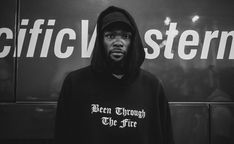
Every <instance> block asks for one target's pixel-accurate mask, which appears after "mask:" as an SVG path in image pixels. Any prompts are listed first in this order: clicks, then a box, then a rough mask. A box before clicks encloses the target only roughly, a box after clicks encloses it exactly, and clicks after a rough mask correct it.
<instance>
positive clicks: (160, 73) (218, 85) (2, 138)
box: [0, 0, 234, 144]
mask: <svg viewBox="0 0 234 144" xmlns="http://www.w3.org/2000/svg"><path fill="white" fill-rule="evenodd" d="M110 5H115V6H120V7H122V8H125V9H126V10H128V11H129V12H130V13H131V14H132V15H133V17H134V18H135V20H136V23H137V25H138V28H139V31H140V34H141V37H142V40H143V41H144V34H145V32H146V31H147V30H149V29H157V30H159V31H161V32H162V33H163V38H164V39H166V35H165V32H166V30H168V27H169V26H167V25H165V24H164V20H165V18H166V17H170V18H171V22H176V23H177V29H178V31H179V34H178V36H176V37H175V39H174V44H173V52H174V58H173V59H166V58H165V57H164V53H163V51H164V48H162V49H161V52H160V55H159V57H157V58H156V59H147V60H145V62H144V64H143V66H142V68H144V69H146V70H148V71H150V72H152V73H153V74H154V75H155V76H157V77H159V78H160V79H161V80H162V81H163V83H164V87H165V91H166V94H167V97H168V100H169V102H170V107H171V115H172V123H173V128H174V138H175V142H176V144H232V143H234V138H233V133H234V60H233V59H228V56H229V52H230V49H231V48H233V47H232V41H234V40H233V38H231V37H230V38H229V39H228V41H227V47H226V50H225V55H224V58H223V59H217V58H216V54H217V49H218V46H219V41H220V36H221V32H222V31H227V32H230V31H233V30H234V19H233V18H234V13H233V9H234V3H233V2H232V1H228V0H222V1H220V0H219V1H218V0H212V1H211V0H196V1H195V0H157V1H155V0H144V1H141V0H125V1H120V0H66V1H65V0H2V1H1V4H0V28H9V29H10V30H11V31H12V33H13V37H14V38H13V39H8V40H7V39H6V35H4V34H2V35H1V36H0V52H1V51H2V50H3V46H6V45H8V46H11V51H10V53H9V54H8V55H7V56H6V57H4V58H0V143H14V144H15V143H30V144H31V143H36V144H37V143H38V144H41V143H52V142H53V128H54V118H55V110H56V103H57V98H58V95H59V92H60V88H61V84H62V82H63V79H64V77H65V76H66V74H67V73H69V72H70V71H72V70H75V69H78V68H81V67H84V66H86V65H88V64H89V62H90V58H81V20H89V40H90V38H91V36H92V34H93V31H94V27H95V24H96V19H97V17H98V14H99V13H100V12H101V11H102V10H104V9H105V8H106V7H108V6H110ZM195 15H198V16H199V17H200V19H199V20H198V21H196V22H192V21H191V19H192V17H193V16H195ZM22 19H29V23H28V25H27V26H21V25H20V24H21V20H22ZM38 19H44V20H45V24H44V25H42V26H41V29H42V33H41V34H40V35H39V36H38V40H37V43H36V49H35V53H34V56H33V57H26V55H27V50H28V46H29V43H30V38H31V37H30V36H31V35H30V33H29V31H30V29H31V28H32V27H33V24H34V22H35V21H36V20H38ZM49 19H55V20H56V22H55V25H54V26H47V25H46V24H47V22H48V20H49ZM20 28H21V29H23V28H25V29H26V35H25V39H24V43H23V48H22V53H21V56H20V57H16V58H15V57H13V53H14V49H15V48H16V45H17V43H18V39H19V37H18V32H19V29H20ZM64 28H70V29H72V30H74V32H75V33H76V40H69V39H68V37H66V36H65V37H64V39H63V43H62V49H64V48H66V47H67V46H74V51H73V53H72V55H71V56H70V57H68V58H65V59H61V58H58V57H56V56H55V54H54V45H55V39H56V36H57V34H58V33H59V31H60V30H62V29H64ZM47 29H53V34H52V38H51V42H50V46H49V51H48V56H47V57H46V58H41V57H40V53H41V48H42V44H43V41H44V37H45V32H46V30H47ZM185 30H195V31H197V32H198V33H199V36H200V41H199V46H197V47H196V49H197V50H198V53H197V56H196V57H195V58H194V59H192V60H183V59H181V58H180V57H179V56H178V49H177V48H178V42H179V36H180V34H181V32H183V31H185ZM215 30H219V37H218V38H217V39H214V40H213V41H212V42H211V45H210V50H209V55H208V58H207V59H204V60H201V59H200V53H201V49H202V45H203V43H204V41H203V40H204V35H205V32H206V31H215ZM157 42H158V43H161V42H162V41H159V40H158V41H157ZM144 46H145V47H148V48H149V46H148V45H147V44H146V43H145V42H144Z"/></svg>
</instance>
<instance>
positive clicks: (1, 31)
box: [0, 28, 13, 58]
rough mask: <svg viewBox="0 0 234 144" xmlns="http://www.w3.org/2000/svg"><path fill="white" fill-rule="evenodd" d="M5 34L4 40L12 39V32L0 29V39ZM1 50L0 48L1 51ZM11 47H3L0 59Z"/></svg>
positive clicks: (7, 29)
mask: <svg viewBox="0 0 234 144" xmlns="http://www.w3.org/2000/svg"><path fill="white" fill-rule="evenodd" d="M3 34H5V35H6V39H13V32H12V31H11V30H10V29H9V28H0V37H1V36H2V35H3ZM1 49H2V48H0V50H1ZM10 49H11V46H3V50H2V51H0V58H2V57H6V56H7V55H8V54H9V52H10Z"/></svg>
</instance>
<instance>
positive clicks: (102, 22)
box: [91, 6, 145, 78]
mask: <svg viewBox="0 0 234 144" xmlns="http://www.w3.org/2000/svg"><path fill="white" fill-rule="evenodd" d="M116 13H121V14H116ZM110 15H111V17H110ZM106 17H110V18H108V19H106ZM116 20H118V22H124V23H127V24H128V25H129V26H130V27H131V29H132V33H133V35H132V39H131V46H130V48H129V51H128V55H127V61H126V72H125V74H124V77H125V78H128V77H131V76H134V75H135V74H137V73H138V72H139V70H140V66H141V64H142V63H143V61H144V59H145V52H144V48H143V45H142V41H141V38H140V35H139V31H138V29H137V26H136V23H135V21H134V19H133V17H132V16H131V15H130V14H129V13H128V12H127V11H125V10H124V9H121V8H118V7H114V6H111V7H108V8H107V9H105V10H104V11H103V12H101V14H100V15H99V17H98V20H97V37H96V41H95V45H94V49H93V54H92V60H91V67H92V69H93V70H94V71H96V72H104V73H109V74H111V71H110V69H109V67H108V62H107V59H106V58H105V49H104V46H103V36H102V33H103V27H105V26H106V25H109V24H110V23H112V22H113V21H115V22H116Z"/></svg>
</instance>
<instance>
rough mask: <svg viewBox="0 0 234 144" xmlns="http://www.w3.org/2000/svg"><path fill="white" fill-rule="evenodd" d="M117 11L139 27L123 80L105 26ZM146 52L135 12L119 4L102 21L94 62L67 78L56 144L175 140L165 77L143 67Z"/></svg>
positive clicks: (163, 143) (162, 143)
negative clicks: (109, 56) (113, 67)
mask: <svg viewBox="0 0 234 144" xmlns="http://www.w3.org/2000/svg"><path fill="white" fill-rule="evenodd" d="M115 12H120V13H122V14H123V17H122V18H117V17H116V19H119V20H120V21H121V20H123V22H125V23H128V24H129V26H130V27H131V28H132V30H133V37H132V44H131V48H130V51H129V52H128V53H129V54H128V55H127V63H126V72H125V75H124V77H123V78H122V79H118V78H116V77H114V76H113V75H112V72H111V71H110V70H109V66H108V62H107V60H106V58H105V52H104V48H103V40H102V32H103V27H104V26H105V25H107V24H109V23H108V22H110V21H112V20H110V19H108V20H106V19H105V18H106V16H107V15H109V14H111V13H115ZM113 20H115V18H114V17H113ZM126 20H127V21H126ZM144 56H145V53H144V49H143V46H142V42H141V39H140V36H139V32H138V29H137V26H136V24H135V22H134V20H133V18H132V17H131V15H130V14H129V13H128V12H126V11H125V10H123V9H120V8H117V7H113V6H112V7H109V8H107V9H106V10H104V11H103V12H102V13H101V14H100V15H99V17H98V21H97V38H96V42H95V47H94V51H93V57H92V61H91V65H90V66H87V67H85V68H82V69H79V70H76V71H73V72H71V73H70V74H69V75H68V76H67V77H66V78H65V80H64V83H63V86H62V90H61V93H60V97H59V100H58V105H57V113H56V124H55V142H56V144H70V143H76V144H78V143H79V144H172V143H173V138H172V128H171V120H170V111H169V107H168V102H167V100H166V97H165V95H164V91H163V88H162V85H161V83H160V82H159V80H158V79H157V78H155V77H154V76H153V75H152V74H150V73H149V72H146V71H144V70H142V69H140V66H141V64H142V62H143V61H144Z"/></svg>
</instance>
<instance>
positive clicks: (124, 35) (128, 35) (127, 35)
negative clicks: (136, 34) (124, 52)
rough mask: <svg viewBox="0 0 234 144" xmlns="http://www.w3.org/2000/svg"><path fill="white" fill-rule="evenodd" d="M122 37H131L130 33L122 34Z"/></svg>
mask: <svg viewBox="0 0 234 144" xmlns="http://www.w3.org/2000/svg"><path fill="white" fill-rule="evenodd" d="M123 38H124V39H130V38H131V35H130V34H123Z"/></svg>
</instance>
